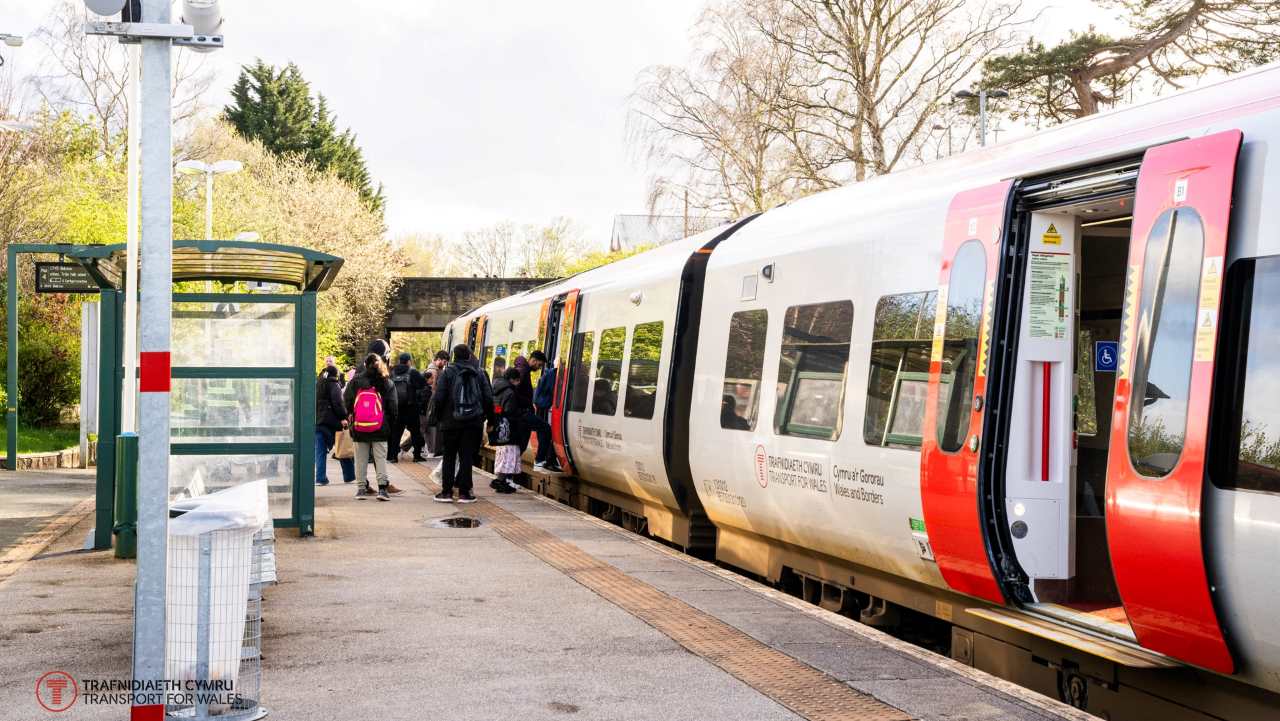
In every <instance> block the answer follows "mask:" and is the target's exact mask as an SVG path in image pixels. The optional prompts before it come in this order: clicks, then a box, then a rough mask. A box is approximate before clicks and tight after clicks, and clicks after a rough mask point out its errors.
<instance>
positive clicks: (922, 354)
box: [862, 291, 938, 449]
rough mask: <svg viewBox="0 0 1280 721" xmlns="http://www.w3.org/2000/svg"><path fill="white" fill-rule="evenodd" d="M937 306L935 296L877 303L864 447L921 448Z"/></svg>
mask: <svg viewBox="0 0 1280 721" xmlns="http://www.w3.org/2000/svg"><path fill="white" fill-rule="evenodd" d="M937 306H938V300H937V293H936V292H934V291H927V292H920V293H901V294H899V295H886V296H884V297H882V298H881V299H880V301H879V302H878V303H876V320H875V328H874V330H873V332H872V336H871V370H870V372H869V373H868V374H867V407H866V414H865V415H864V416H863V421H862V439H863V440H864V441H865V442H866V443H867V444H868V445H872V446H883V447H890V448H907V449H919V448H920V442H921V438H922V434H923V429H924V408H925V400H926V398H927V397H928V394H929V353H930V350H931V349H932V346H933V318H934V315H935V314H936V312H937Z"/></svg>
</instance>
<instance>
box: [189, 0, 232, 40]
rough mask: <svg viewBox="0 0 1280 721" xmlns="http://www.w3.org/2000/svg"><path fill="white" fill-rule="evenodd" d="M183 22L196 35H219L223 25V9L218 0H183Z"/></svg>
mask: <svg viewBox="0 0 1280 721" xmlns="http://www.w3.org/2000/svg"><path fill="white" fill-rule="evenodd" d="M182 22H184V23H186V24H187V25H190V26H191V27H192V29H193V30H195V33H196V35H217V34H218V31H219V29H220V28H221V27H222V9H221V8H220V7H218V0H182Z"/></svg>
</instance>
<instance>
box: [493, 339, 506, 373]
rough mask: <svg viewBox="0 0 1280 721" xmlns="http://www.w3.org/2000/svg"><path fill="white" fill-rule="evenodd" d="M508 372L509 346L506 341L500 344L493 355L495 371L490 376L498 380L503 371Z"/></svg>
mask: <svg viewBox="0 0 1280 721" xmlns="http://www.w3.org/2000/svg"><path fill="white" fill-rule="evenodd" d="M506 372H507V346H506V344H505V343H504V344H502V345H499V346H498V347H497V349H496V350H495V354H494V356H493V372H492V373H491V374H490V375H489V377H490V378H493V379H494V380H497V379H498V378H500V377H502V374H503V373H506Z"/></svg>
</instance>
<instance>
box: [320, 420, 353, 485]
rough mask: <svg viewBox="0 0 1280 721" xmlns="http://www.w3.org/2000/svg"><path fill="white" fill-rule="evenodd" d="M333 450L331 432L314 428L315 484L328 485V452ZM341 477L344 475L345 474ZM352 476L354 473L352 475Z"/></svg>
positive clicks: (326, 429)
mask: <svg viewBox="0 0 1280 721" xmlns="http://www.w3.org/2000/svg"><path fill="white" fill-rule="evenodd" d="M332 449H333V431H331V430H329V429H328V428H325V427H324V426H316V484H317V485H321V486H323V485H326V484H327V483H329V475H328V468H327V466H328V461H329V451H330V450H332ZM343 475H346V474H345V473H344V474H343ZM353 475H354V473H353Z"/></svg>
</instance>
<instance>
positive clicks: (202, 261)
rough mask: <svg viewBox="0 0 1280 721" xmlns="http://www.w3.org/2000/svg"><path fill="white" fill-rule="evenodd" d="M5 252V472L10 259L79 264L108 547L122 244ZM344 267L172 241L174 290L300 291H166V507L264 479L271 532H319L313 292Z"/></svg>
mask: <svg viewBox="0 0 1280 721" xmlns="http://www.w3.org/2000/svg"><path fill="white" fill-rule="evenodd" d="M7 250H8V288H7V290H8V303H9V305H8V311H9V313H8V330H9V335H8V337H9V343H8V359H7V360H8V379H7V388H8V398H9V402H8V407H7V408H6V413H5V418H6V422H7V423H8V428H9V433H8V453H9V467H10V468H11V469H16V468H17V439H18V432H19V431H18V408H19V405H18V404H19V398H18V344H19V342H20V339H19V338H18V313H17V312H16V310H17V308H18V278H17V268H18V256H19V255H20V254H37V253H44V254H57V255H61V256H64V257H65V258H68V259H70V260H73V261H75V262H78V263H79V264H80V265H81V266H82V267H84V269H85V270H86V271H87V272H88V273H89V275H90V276H91V277H92V278H93V279H94V281H95V282H96V283H97V284H98V287H99V289H100V293H101V296H100V303H101V307H100V311H99V324H100V325H99V332H100V339H99V347H100V353H101V357H100V362H99V370H98V385H99V403H98V465H97V489H96V503H97V506H96V526H95V530H94V548H97V549H104V548H110V547H111V534H112V530H113V528H115V527H116V525H117V522H118V521H120V520H121V519H117V518H116V510H115V493H116V483H117V478H116V475H117V473H116V461H117V459H116V456H117V451H118V448H117V446H118V445H119V440H120V439H118V436H119V435H120V429H121V427H122V424H121V417H120V412H121V405H120V400H121V393H122V390H123V384H124V364H123V346H124V344H123V317H124V291H123V287H124V277H125V269H126V267H127V263H126V255H125V253H126V250H125V246H124V244H117V245H70V244H13V245H10V246H9V247H8V249H7ZM342 263H343V260H342V258H339V257H337V256H334V255H329V254H327V253H321V252H318V251H314V250H309V249H306V248H298V247H294V246H286V245H275V244H269V243H257V242H250V241H234V240H180V241H175V242H174V245H173V281H174V282H175V283H180V282H185V281H193V280H195V281H199V280H212V281H219V282H222V283H237V282H241V281H250V282H252V281H258V282H264V283H276V284H281V285H288V286H292V287H294V288H296V289H297V290H298V291H299V292H298V293H244V292H234V293H174V294H173V323H174V335H173V343H172V359H173V364H172V365H173V367H172V381H171V382H172V390H171V395H170V399H171V400H170V423H171V426H172V429H171V435H170V451H169V452H170V456H171V457H172V458H173V459H174V460H173V461H172V462H171V463H170V479H169V488H170V497H171V499H172V498H173V497H174V496H175V494H181V493H189V494H199V493H203V492H207V491H214V490H218V489H219V488H222V487H226V486H229V485H235V484H236V483H238V482H242V481H245V480H257V479H258V478H264V477H265V478H267V480H268V487H269V489H270V496H271V502H272V515H273V517H274V518H275V525H276V526H277V527H293V528H297V529H298V530H299V533H300V534H302V535H311V534H312V533H314V532H315V486H314V483H313V478H314V475H315V458H314V453H313V449H314V445H313V443H314V438H313V434H314V426H315V347H316V294H317V293H319V292H322V291H324V290H326V289H328V287H329V286H330V285H331V284H332V283H333V280H334V278H335V276H336V275H337V273H338V271H339V269H340V268H341V267H342ZM286 339H288V340H286ZM288 341H291V342H288ZM284 347H287V351H285V348H284ZM87 380H88V379H81V382H87ZM135 442H136V441H135ZM134 470H135V472H136V469H134ZM124 472H125V473H127V471H124ZM130 521H131V519H124V520H123V523H125V524H128V523H129V522H130ZM130 530H131V529H130Z"/></svg>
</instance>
